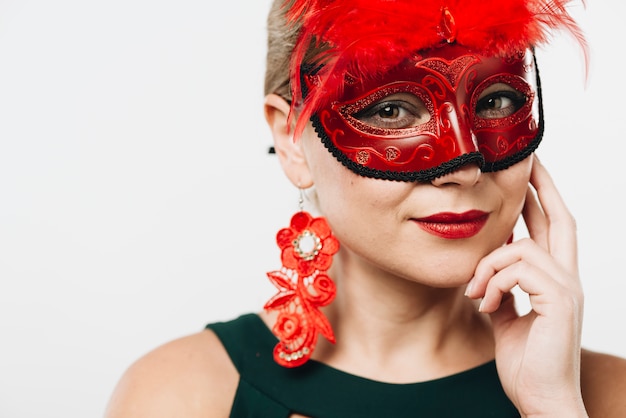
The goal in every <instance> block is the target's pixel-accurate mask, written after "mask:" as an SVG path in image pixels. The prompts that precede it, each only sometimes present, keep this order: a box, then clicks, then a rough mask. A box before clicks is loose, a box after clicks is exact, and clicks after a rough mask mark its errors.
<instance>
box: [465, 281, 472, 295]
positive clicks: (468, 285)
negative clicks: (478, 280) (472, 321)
mask: <svg viewBox="0 0 626 418" xmlns="http://www.w3.org/2000/svg"><path fill="white" fill-rule="evenodd" d="M473 290H474V279H473V278H472V280H470V281H469V283H468V284H467V287H466V288H465V296H469V295H470V293H472V291H473Z"/></svg>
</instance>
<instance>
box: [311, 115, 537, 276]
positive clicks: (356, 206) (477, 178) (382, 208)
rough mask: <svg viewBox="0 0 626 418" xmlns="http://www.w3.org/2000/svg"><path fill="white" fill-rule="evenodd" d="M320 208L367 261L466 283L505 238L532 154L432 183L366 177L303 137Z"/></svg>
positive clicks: (345, 246) (350, 249)
mask: <svg viewBox="0 0 626 418" xmlns="http://www.w3.org/2000/svg"><path fill="white" fill-rule="evenodd" d="M301 141H302V147H303V150H304V153H305V156H306V160H307V163H308V166H309V169H310V171H311V175H312V177H313V182H314V184H315V187H316V193H317V198H318V205H319V209H320V211H321V212H322V215H323V216H325V217H326V218H327V220H328V222H329V224H330V226H331V228H332V230H333V232H334V233H335V235H336V237H337V238H338V239H339V241H340V242H341V246H342V251H344V252H347V254H351V255H356V256H358V257H356V259H358V260H360V262H363V263H366V264H368V266H367V267H368V268H371V267H374V268H377V269H380V270H383V271H385V272H388V273H392V274H394V275H397V276H399V277H404V278H406V279H409V280H413V281H416V282H420V283H423V284H426V285H429V286H434V287H451V286H459V285H462V284H464V283H467V281H469V279H471V277H472V275H473V273H474V269H475V267H476V264H477V263H478V261H479V260H480V259H481V258H482V257H484V256H485V255H486V254H488V253H489V252H491V251H493V250H494V249H496V248H497V247H499V246H501V245H503V244H504V243H505V242H506V241H507V239H508V238H509V237H510V235H511V233H512V229H513V227H514V225H515V223H516V221H517V219H518V217H519V214H520V212H521V210H522V207H523V204H524V199H525V195H526V191H527V189H528V182H529V179H530V171H531V166H532V159H533V157H532V155H531V156H530V157H528V158H526V159H524V160H522V161H521V162H518V163H517V164H514V165H512V166H510V167H509V168H507V169H505V170H501V171H496V172H491V173H483V172H481V171H480V170H479V168H478V166H477V165H475V164H473V163H470V164H468V165H465V166H463V167H461V168H459V169H457V170H455V171H453V172H452V173H449V174H446V175H445V176H442V177H439V178H436V179H434V180H432V181H431V182H427V183H418V182H402V181H389V180H380V179H374V178H368V177H363V176H359V175H357V174H355V173H354V172H352V171H350V170H348V169H347V168H346V167H345V166H343V165H342V164H341V163H339V162H338V161H337V160H336V159H335V158H334V157H333V156H332V155H331V154H330V153H329V152H328V150H327V149H326V148H325V147H324V145H323V144H322V143H321V141H320V139H319V138H318V137H317V135H316V133H315V132H314V131H313V129H312V128H307V129H306V130H305V132H304V134H303V135H302V137H301Z"/></svg>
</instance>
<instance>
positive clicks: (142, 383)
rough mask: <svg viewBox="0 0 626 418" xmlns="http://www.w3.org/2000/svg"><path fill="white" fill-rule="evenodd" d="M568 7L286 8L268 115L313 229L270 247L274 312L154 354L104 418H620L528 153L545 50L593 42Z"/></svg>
mask: <svg viewBox="0 0 626 418" xmlns="http://www.w3.org/2000/svg"><path fill="white" fill-rule="evenodd" d="M564 3H567V2H558V1H530V0H506V1H502V0H498V1H495V0H492V1H485V0H480V1H478V0H476V1H469V0H466V1H463V2H457V1H449V2H446V1H428V2H426V1H424V2H415V1H408V0H402V1H390V0H378V1H372V0H368V1H364V0H361V1H357V0H336V1H295V0H294V1H290V2H288V3H286V4H284V2H283V0H276V1H275V2H274V5H273V7H272V10H271V11H270V16H269V20H268V23H269V44H268V45H269V49H268V68H267V75H266V94H267V96H266V100H265V115H266V119H267V122H268V125H269V127H270V129H271V131H272V134H273V136H274V140H275V144H274V145H275V151H276V153H277V155H278V157H279V160H280V163H281V165H282V167H283V169H284V171H285V174H286V175H287V177H288V178H289V179H290V180H291V182H292V183H293V184H294V185H295V186H296V187H297V188H299V189H300V190H301V194H302V195H301V196H302V197H301V199H302V201H304V200H305V198H307V199H308V200H311V201H312V202H313V203H312V204H311V205H309V206H311V207H310V208H307V210H311V211H313V210H315V211H316V212H319V216H317V215H315V216H314V215H310V214H309V213H308V212H306V211H304V208H303V210H302V211H300V212H298V213H296V214H295V215H294V217H293V218H292V220H291V222H290V224H289V226H288V227H286V228H284V229H282V230H280V231H279V233H278V234H277V244H278V245H279V247H280V249H281V261H282V264H283V266H282V268H280V269H277V270H276V271H272V272H269V273H268V277H269V278H270V280H271V281H272V283H274V284H275V285H276V287H277V293H276V295H275V296H274V297H272V298H271V299H270V300H269V301H268V303H267V304H266V305H265V310H264V312H262V313H260V314H258V315H256V314H251V315H244V316H242V317H240V318H238V319H236V320H234V321H231V322H227V323H219V324H210V325H209V326H208V327H207V330H204V331H202V332H199V333H197V334H195V335H191V336H188V337H185V338H182V339H179V340H176V341H173V342H171V343H168V344H166V345H164V346H162V347H159V348H157V349H156V350H154V351H153V352H151V353H149V354H148V355H146V356H145V357H144V358H142V359H140V360H139V361H138V362H136V363H135V364H134V365H132V366H131V367H130V369H129V370H128V372H127V373H126V374H125V375H124V376H123V378H122V380H121V381H120V383H119V385H118V388H117V389H116V391H115V393H114V395H113V398H112V400H111V403H110V406H109V408H108V412H107V416H108V417H127V416H145V417H161V416H163V417H165V416H168V417H169V416H185V417H195V416H198V417H207V416H210V417H228V416H231V417H244V416H245V417H253V416H254V417H288V416H291V417H302V416H310V417H324V416H328V417H381V416H389V417H404V416H406V417H413V416H432V417H458V416H463V417H489V416H493V417H517V416H523V417H540V416H541V417H586V416H591V417H603V418H605V417H622V416H625V415H626V402H625V401H624V400H623V396H622V394H623V393H624V391H625V390H626V361H625V360H623V359H620V358H616V357H611V356H608V355H604V354H599V353H592V352H589V351H585V350H582V349H581V347H580V336H581V323H582V314H583V295H582V290H581V285H580V281H579V277H578V270H577V255H576V232H575V223H574V220H573V219H572V217H571V215H570V213H569V212H568V210H567V208H566V206H565V205H564V203H563V201H562V200H561V198H560V196H559V193H558V191H557V190H556V188H555V186H554V184H553V182H552V180H551V178H550V176H549V174H548V172H547V171H546V169H545V167H543V166H542V164H541V163H540V162H539V160H538V159H537V157H536V156H535V155H534V151H535V149H536V148H537V146H538V145H539V142H540V141H541V139H542V134H543V115H542V103H541V90H540V84H539V75H538V71H537V67H536V63H535V60H534V54H533V47H534V46H536V45H539V44H541V43H543V42H545V41H546V39H547V38H548V37H549V35H550V34H551V31H552V30H558V29H565V30H568V31H570V32H571V33H573V34H574V35H575V36H576V37H577V38H578V39H579V41H580V42H581V44H582V45H583V46H584V40H583V39H582V37H581V35H580V33H579V31H578V29H577V27H576V25H575V23H574V22H573V21H572V20H571V18H570V17H569V15H568V14H567V12H566V10H565V7H564ZM520 216H522V217H523V219H524V222H525V224H526V226H527V228H528V232H529V238H527V239H520V240H517V241H515V240H514V239H513V237H512V232H513V228H514V226H515V224H516V223H517V221H518V219H519V217H520ZM516 286H519V288H520V289H521V290H522V291H524V292H526V293H527V294H529V296H530V304H531V307H532V310H531V311H530V312H529V313H528V314H527V315H523V316H519V315H518V314H517V312H516V310H515V306H514V298H513V296H512V294H511V290H512V289H513V288H514V287H516ZM479 301H480V302H479ZM270 330H271V331H270ZM272 332H273V333H272ZM320 335H321V336H322V338H319V336H320Z"/></svg>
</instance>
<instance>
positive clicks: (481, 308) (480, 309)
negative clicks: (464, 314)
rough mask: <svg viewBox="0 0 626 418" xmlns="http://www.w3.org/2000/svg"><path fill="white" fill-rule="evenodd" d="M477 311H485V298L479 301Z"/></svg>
mask: <svg viewBox="0 0 626 418" xmlns="http://www.w3.org/2000/svg"><path fill="white" fill-rule="evenodd" d="M478 312H485V299H483V300H481V301H480V305H478Z"/></svg>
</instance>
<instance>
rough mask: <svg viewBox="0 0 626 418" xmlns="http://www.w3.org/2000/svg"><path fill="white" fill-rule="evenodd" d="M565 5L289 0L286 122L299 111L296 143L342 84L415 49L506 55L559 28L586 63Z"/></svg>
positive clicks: (490, 0) (489, 0)
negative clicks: (291, 33) (457, 48)
mask: <svg viewBox="0 0 626 418" xmlns="http://www.w3.org/2000/svg"><path fill="white" fill-rule="evenodd" d="M569 2H570V0H424V1H416V0H287V1H286V2H285V7H288V10H287V11H286V18H287V23H288V24H289V25H300V32H299V37H298V40H297V42H296V45H295V48H294V50H293V54H292V58H291V64H290V79H291V86H292V93H293V102H292V109H291V115H290V117H293V115H294V113H295V112H296V111H297V112H298V113H299V115H298V121H297V123H296V129H295V131H296V132H295V135H294V137H298V136H299V134H300V133H301V132H302V130H303V129H304V126H305V125H306V123H307V121H308V120H309V118H310V117H311V115H312V114H314V113H315V112H316V111H317V110H319V109H320V108H321V107H322V106H323V105H324V104H326V103H328V102H330V101H333V100H335V99H336V98H337V97H339V96H340V95H341V91H342V87H343V85H344V83H345V81H346V79H352V80H360V79H367V78H368V77H375V76H376V75H377V74H381V73H384V72H385V71H387V70H389V69H390V68H392V67H394V66H396V65H398V64H399V63H400V62H402V60H404V59H406V58H409V57H411V56H415V55H416V54H417V53H418V51H420V50H424V49H429V48H435V47H438V46H441V45H445V44H447V43H457V44H460V45H463V46H465V47H467V48H469V49H472V50H475V51H476V52H477V53H480V54H482V55H490V56H510V55H513V54H515V53H517V52H519V51H524V50H526V49H527V48H533V47H535V46H538V45H541V44H544V43H547V42H548V41H549V37H550V36H551V34H552V31H553V30H559V29H560V30H565V31H566V32H569V33H570V34H572V35H573V36H574V38H575V39H576V40H577V42H578V43H579V44H580V45H581V47H582V49H583V51H584V54H585V59H586V58H587V45H586V42H585V39H584V36H583V34H582V32H581V30H580V28H579V27H578V25H577V24H576V22H575V21H574V20H573V18H572V17H571V16H570V15H569V13H568V11H567V10H566V5H567V4H568V3H569ZM583 5H584V0H583ZM311 51H315V52H314V53H313V54H311ZM305 58H306V59H305ZM303 67H304V68H306V70H303ZM311 69H313V73H314V74H311ZM303 82H305V83H307V85H303V84H302V83H303ZM308 84H310V85H308Z"/></svg>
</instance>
